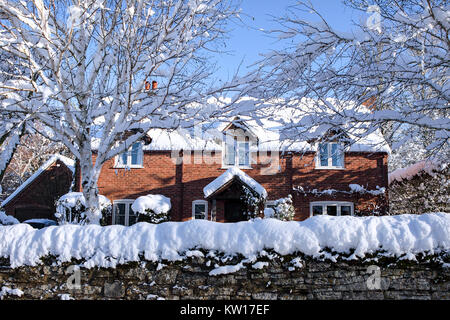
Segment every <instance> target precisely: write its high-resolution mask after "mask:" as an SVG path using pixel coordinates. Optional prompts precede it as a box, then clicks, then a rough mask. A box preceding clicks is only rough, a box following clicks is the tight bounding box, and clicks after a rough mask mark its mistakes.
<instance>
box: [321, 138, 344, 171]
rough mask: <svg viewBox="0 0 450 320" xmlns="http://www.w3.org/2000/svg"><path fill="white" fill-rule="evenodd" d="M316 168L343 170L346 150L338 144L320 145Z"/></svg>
mask: <svg viewBox="0 0 450 320" xmlns="http://www.w3.org/2000/svg"><path fill="white" fill-rule="evenodd" d="M316 168H319V169H343V168H344V150H343V147H342V145H341V144H340V143H338V142H327V143H319V145H318V148H317V159H316Z"/></svg>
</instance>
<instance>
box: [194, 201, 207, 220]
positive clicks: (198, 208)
mask: <svg viewBox="0 0 450 320" xmlns="http://www.w3.org/2000/svg"><path fill="white" fill-rule="evenodd" d="M205 216H206V205H205V204H203V203H197V204H195V205H194V218H195V219H205Z"/></svg>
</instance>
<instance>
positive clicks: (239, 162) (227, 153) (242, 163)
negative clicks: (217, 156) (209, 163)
mask: <svg viewBox="0 0 450 320" xmlns="http://www.w3.org/2000/svg"><path fill="white" fill-rule="evenodd" d="M223 149H224V156H223V165H224V167H232V166H237V167H243V168H246V167H247V168H248V167H250V141H249V139H248V137H243V138H242V139H239V138H238V137H232V136H226V138H225V139H224V148H223Z"/></svg>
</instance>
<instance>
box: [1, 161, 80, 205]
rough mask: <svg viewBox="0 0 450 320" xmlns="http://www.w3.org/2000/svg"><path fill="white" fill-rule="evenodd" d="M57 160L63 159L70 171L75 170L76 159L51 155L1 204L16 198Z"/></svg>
mask: <svg viewBox="0 0 450 320" xmlns="http://www.w3.org/2000/svg"><path fill="white" fill-rule="evenodd" d="M57 160H59V161H61V162H62V163H64V164H65V165H66V167H67V168H69V169H70V171H72V172H74V171H75V161H74V160H72V159H70V158H67V157H64V156H62V155H60V154H54V155H53V156H51V157H50V159H48V160H47V161H46V162H45V163H44V164H43V165H42V166H41V167H40V168H39V169H38V170H37V171H36V172H35V173H33V175H31V177H29V178H28V179H27V180H25V182H24V183H22V184H21V185H20V186H19V187H18V188H17V189H16V190H15V191H14V192H13V193H11V194H10V196H9V197H8V198H6V199H5V200H4V201H3V202H2V204H1V206H2V207H4V206H5V205H6V204H7V203H8V202H10V201H11V200H12V199H14V198H15V197H16V196H17V195H18V194H19V193H20V192H22V191H23V190H24V189H25V188H26V187H27V186H28V185H30V184H31V183H32V182H33V181H34V180H35V179H36V178H37V177H39V176H40V175H41V174H42V173H43V172H44V171H45V170H47V169H48V168H49V167H50V166H51V165H52V164H53V163H55V162H56V161H57Z"/></svg>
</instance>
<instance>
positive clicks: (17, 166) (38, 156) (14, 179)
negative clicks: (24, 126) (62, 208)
mask: <svg viewBox="0 0 450 320" xmlns="http://www.w3.org/2000/svg"><path fill="white" fill-rule="evenodd" d="M34 126H35V127H36V130H33V131H32V132H29V133H25V134H24V135H23V136H22V137H21V139H20V142H19V144H18V145H17V148H16V151H15V152H14V155H13V156H12V158H11V161H10V163H9V165H8V167H7V169H6V172H5V175H4V178H3V181H2V189H3V192H4V194H6V195H9V194H10V193H12V192H13V191H14V190H15V189H16V188H17V187H19V186H20V185H21V184H22V183H23V182H24V181H25V180H26V179H28V178H29V177H30V176H31V175H32V174H33V173H34V172H36V171H37V170H38V169H39V167H40V166H41V165H42V164H43V163H44V162H45V161H47V160H48V159H49V158H50V157H51V156H52V155H54V154H62V155H65V156H69V154H68V152H67V148H65V147H64V145H62V144H61V143H59V142H54V141H51V140H49V139H46V138H45V137H44V136H42V135H41V134H39V133H38V132H36V131H37V130H39V128H41V129H42V126H40V125H39V124H34Z"/></svg>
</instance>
